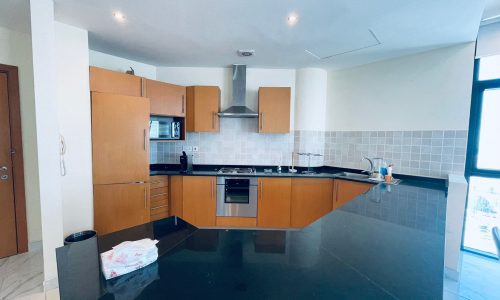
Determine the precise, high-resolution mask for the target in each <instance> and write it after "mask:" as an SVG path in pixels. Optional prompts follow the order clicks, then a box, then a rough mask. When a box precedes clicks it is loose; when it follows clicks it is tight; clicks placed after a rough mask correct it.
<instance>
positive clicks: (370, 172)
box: [361, 156, 373, 175]
mask: <svg viewBox="0 0 500 300" xmlns="http://www.w3.org/2000/svg"><path fill="white" fill-rule="evenodd" d="M363 160H367V161H368V162H369V163H370V169H368V170H364V171H361V172H362V173H367V174H368V175H372V174H373V160H371V159H370V158H368V157H366V156H364V157H363V158H362V159H361V161H363Z"/></svg>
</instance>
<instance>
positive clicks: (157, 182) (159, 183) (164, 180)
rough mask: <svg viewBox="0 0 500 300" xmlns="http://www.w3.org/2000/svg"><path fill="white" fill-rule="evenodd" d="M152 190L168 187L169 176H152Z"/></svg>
mask: <svg viewBox="0 0 500 300" xmlns="http://www.w3.org/2000/svg"><path fill="white" fill-rule="evenodd" d="M149 179H150V183H151V189H157V188H161V187H166V186H168V176H150V177H149Z"/></svg>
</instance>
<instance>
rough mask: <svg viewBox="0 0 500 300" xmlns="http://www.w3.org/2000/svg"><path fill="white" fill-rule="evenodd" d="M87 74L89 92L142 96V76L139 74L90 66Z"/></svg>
mask: <svg viewBox="0 0 500 300" xmlns="http://www.w3.org/2000/svg"><path fill="white" fill-rule="evenodd" d="M89 76H90V91H91V92H100V93H110V94H119V95H126V96H134V97H141V96H143V82H142V81H143V78H141V77H139V76H134V75H129V74H126V73H121V72H115V71H111V70H107V69H103V68H98V67H90V68H89Z"/></svg>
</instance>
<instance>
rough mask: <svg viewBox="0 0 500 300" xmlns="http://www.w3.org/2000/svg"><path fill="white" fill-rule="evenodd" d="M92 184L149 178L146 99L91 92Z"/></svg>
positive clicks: (136, 180) (147, 103)
mask: <svg viewBox="0 0 500 300" xmlns="http://www.w3.org/2000/svg"><path fill="white" fill-rule="evenodd" d="M92 167H93V179H94V184H111V183H128V182H138V181H148V179H149V100H148V99H147V98H142V97H132V96H122V95H116V94H105V93H95V92H93V93H92Z"/></svg>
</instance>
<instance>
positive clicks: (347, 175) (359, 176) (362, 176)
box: [335, 172, 370, 179]
mask: <svg viewBox="0 0 500 300" xmlns="http://www.w3.org/2000/svg"><path fill="white" fill-rule="evenodd" d="M335 175H337V176H339V177H345V178H352V179H368V177H370V176H369V175H368V174H359V173H350V172H342V173H337V174H335Z"/></svg>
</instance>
